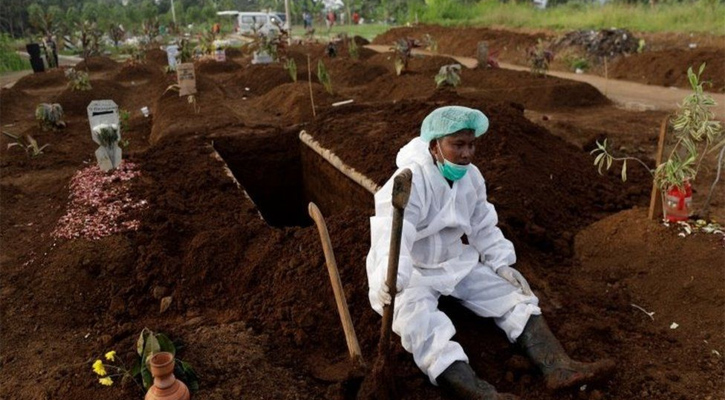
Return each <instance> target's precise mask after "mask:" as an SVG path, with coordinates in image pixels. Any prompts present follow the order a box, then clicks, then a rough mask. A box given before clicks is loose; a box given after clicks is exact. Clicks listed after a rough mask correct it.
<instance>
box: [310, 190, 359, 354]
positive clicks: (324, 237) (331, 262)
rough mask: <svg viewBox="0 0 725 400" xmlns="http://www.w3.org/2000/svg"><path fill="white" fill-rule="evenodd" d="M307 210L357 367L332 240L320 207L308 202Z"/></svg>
mask: <svg viewBox="0 0 725 400" xmlns="http://www.w3.org/2000/svg"><path fill="white" fill-rule="evenodd" d="M308 211H309V213H310V217H312V219H313V220H314V221H315V224H316V225H317V230H318V231H319V233H320V241H321V242H322V250H323V251H324V252H325V261H326V264H327V272H328V273H329V274H330V282H331V283H332V291H333V292H334V293H335V302H336V303H337V312H338V314H340V321H341V322H342V329H343V330H344V331H345V341H346V342H347V350H348V352H349V353H350V359H351V360H352V362H353V365H354V366H355V367H356V368H357V367H360V366H363V358H362V352H361V351H360V344H359V343H358V341H357V335H356V334H355V327H354V326H353V324H352V318H350V311H349V310H348V308H347V300H346V299H345V292H344V290H343V288H342V281H341V280H340V273H339V272H338V270H337V262H336V261H335V253H334V252H333V251H332V242H331V241H330V234H329V233H328V232H327V224H325V218H324V217H323V216H322V213H321V212H320V209H319V208H317V205H315V203H310V204H309V206H308Z"/></svg>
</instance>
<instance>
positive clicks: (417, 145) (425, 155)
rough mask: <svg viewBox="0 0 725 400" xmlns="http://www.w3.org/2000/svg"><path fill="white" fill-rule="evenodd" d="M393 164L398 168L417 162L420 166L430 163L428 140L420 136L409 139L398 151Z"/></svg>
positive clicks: (431, 158)
mask: <svg viewBox="0 0 725 400" xmlns="http://www.w3.org/2000/svg"><path fill="white" fill-rule="evenodd" d="M395 164H396V165H397V166H398V168H405V167H409V166H410V165H411V164H418V165H420V166H421V167H422V166H425V165H429V164H430V165H432V164H433V157H432V156H431V155H430V151H428V142H426V141H424V140H423V139H421V138H420V137H416V138H415V139H413V140H411V141H410V142H408V144H406V145H405V146H403V148H401V149H400V151H398V156H397V157H396V158H395Z"/></svg>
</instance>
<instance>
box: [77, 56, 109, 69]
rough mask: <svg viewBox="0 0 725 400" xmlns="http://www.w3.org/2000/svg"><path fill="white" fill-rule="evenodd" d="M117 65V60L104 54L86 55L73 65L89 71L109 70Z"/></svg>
mask: <svg viewBox="0 0 725 400" xmlns="http://www.w3.org/2000/svg"><path fill="white" fill-rule="evenodd" d="M119 67H120V65H119V64H118V63H117V62H115V61H113V60H112V59H110V58H108V57H105V56H99V57H88V58H86V59H85V60H83V61H81V62H79V63H78V64H76V66H75V68H76V69H78V70H82V71H89V72H100V71H109V70H115V69H118V68H119Z"/></svg>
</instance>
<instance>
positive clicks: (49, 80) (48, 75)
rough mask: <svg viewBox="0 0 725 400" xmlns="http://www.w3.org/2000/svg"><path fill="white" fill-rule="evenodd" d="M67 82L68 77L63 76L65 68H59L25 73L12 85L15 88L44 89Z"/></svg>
mask: <svg viewBox="0 0 725 400" xmlns="http://www.w3.org/2000/svg"><path fill="white" fill-rule="evenodd" d="M67 84H68V78H66V77H65V70H64V69H61V68H55V69H51V70H50V71H47V72H39V73H35V74H30V75H26V76H24V77H22V78H20V79H19V80H18V81H17V82H15V84H14V85H13V87H14V88H16V89H21V90H25V89H45V88H51V87H57V86H63V85H67Z"/></svg>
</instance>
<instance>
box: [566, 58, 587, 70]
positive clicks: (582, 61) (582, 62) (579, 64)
mask: <svg viewBox="0 0 725 400" xmlns="http://www.w3.org/2000/svg"><path fill="white" fill-rule="evenodd" d="M569 67H570V68H571V69H572V70H573V71H576V70H577V69H580V70H582V71H586V70H588V69H589V60H587V59H586V58H584V57H574V58H571V59H569Z"/></svg>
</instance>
